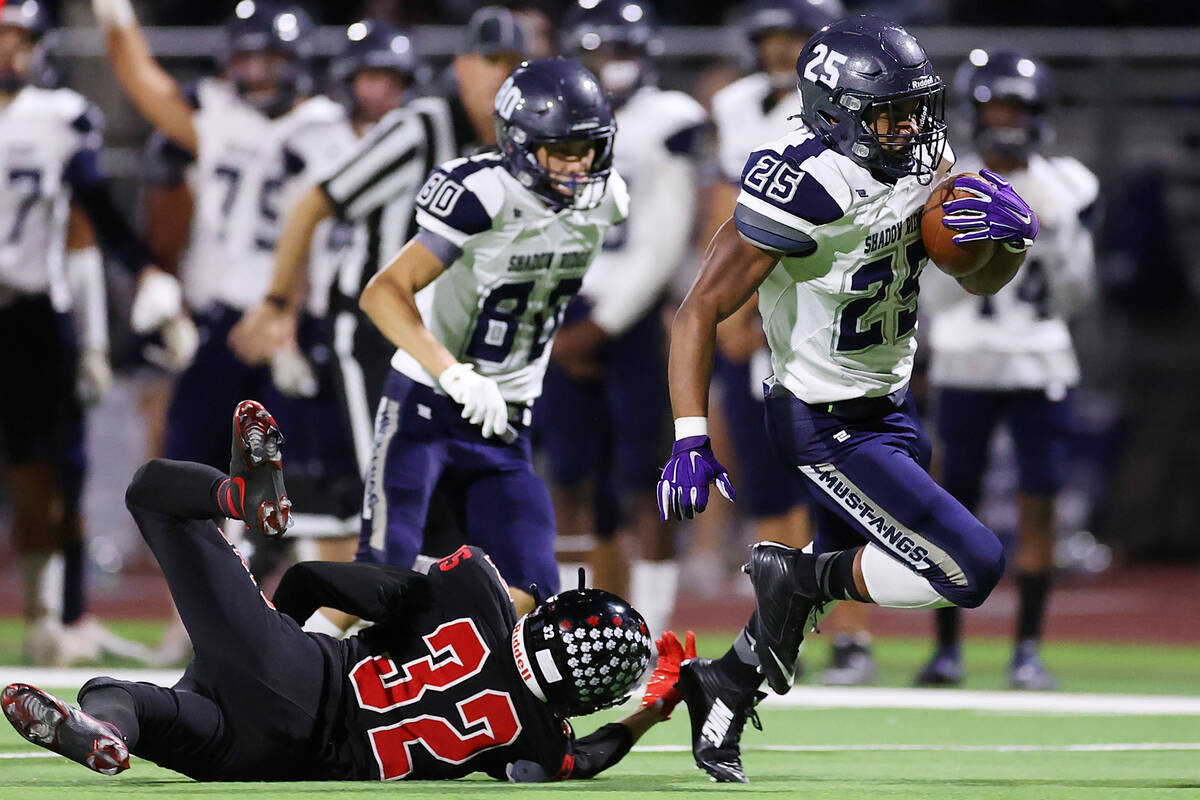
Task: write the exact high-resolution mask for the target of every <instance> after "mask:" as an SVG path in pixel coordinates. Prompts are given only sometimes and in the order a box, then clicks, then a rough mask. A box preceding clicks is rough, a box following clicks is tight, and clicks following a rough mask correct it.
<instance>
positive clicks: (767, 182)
mask: <svg viewBox="0 0 1200 800" xmlns="http://www.w3.org/2000/svg"><path fill="white" fill-rule="evenodd" d="M804 146H805V145H799V146H798V147H804ZM822 149H824V148H823V147H822ZM801 163H802V161H799V160H797V159H795V158H792V157H789V156H788V155H786V151H785V153H778V152H776V151H774V150H756V151H755V152H753V153H751V154H750V158H748V159H747V160H746V166H745V168H744V169H743V170H742V180H741V186H742V190H743V191H744V192H746V193H747V194H749V195H750V196H752V197H756V198H758V199H759V200H762V201H763V202H765V203H768V204H769V205H771V206H773V207H774V208H776V209H778V210H779V211H782V212H784V213H785V214H787V215H788V216H791V217H796V218H799V219H800V220H803V221H805V222H807V223H810V224H813V225H823V224H825V223H827V222H833V221H834V220H836V219H840V218H841V217H842V216H843V215H845V213H846V210H845V209H844V208H843V207H842V204H841V203H839V202H838V201H837V200H836V199H834V197H833V195H832V194H830V191H829V189H827V188H826V187H825V186H824V185H823V184H822V183H821V182H820V181H819V180H817V179H816V178H814V177H813V176H812V175H810V174H808V173H807V172H805V171H804V169H802V168H801V167H800V164H801Z"/></svg>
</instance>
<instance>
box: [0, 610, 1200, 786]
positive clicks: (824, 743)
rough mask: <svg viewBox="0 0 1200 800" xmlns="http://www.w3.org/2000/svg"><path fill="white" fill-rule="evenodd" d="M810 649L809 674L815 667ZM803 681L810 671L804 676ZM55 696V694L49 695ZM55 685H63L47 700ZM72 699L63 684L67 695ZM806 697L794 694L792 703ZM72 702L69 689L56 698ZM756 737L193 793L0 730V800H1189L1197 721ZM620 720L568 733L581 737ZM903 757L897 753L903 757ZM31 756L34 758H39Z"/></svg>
mask: <svg viewBox="0 0 1200 800" xmlns="http://www.w3.org/2000/svg"><path fill="white" fill-rule="evenodd" d="M120 628H121V632H122V633H123V634H124V635H129V636H135V637H137V638H142V639H147V640H151V641H152V640H153V639H154V637H155V636H156V635H157V630H158V628H157V627H156V626H152V625H148V624H146V623H127V624H126V625H124V626H120ZM727 641H728V638H727V637H726V636H719V635H712V636H703V637H701V650H702V652H709V653H715V652H719V651H720V650H721V649H722V648H723V646H724V645H725V643H726V642H727ZM18 642H19V635H18V630H17V628H16V626H14V625H11V624H0V654H8V655H9V657H8V658H5V659H4V660H5V661H7V663H9V664H12V663H14V658H13V657H12V656H13V654H15V653H16V652H19V650H18V648H16V647H15V646H14V645H15V644H16V643H18ZM877 644H878V646H877V654H878V657H879V660H880V662H881V676H880V683H881V684H883V685H894V686H903V685H905V684H907V683H908V681H909V680H910V679H911V675H912V673H913V670H914V669H915V668H916V667H917V666H918V664H919V663H920V661H921V659H922V658H923V657H924V656H925V655H926V652H927V644H926V643H925V642H923V641H913V640H898V639H881V640H880V641H879V642H878V643H877ZM826 646H827V645H826V644H825V643H824V642H822V641H821V640H820V637H818V638H817V639H816V640H815V641H814V646H813V649H812V651H811V652H810V653H809V654H808V661H809V662H810V663H811V664H813V665H820V664H822V663H823V662H824V659H825V648H826ZM967 652H968V661H967V668H968V671H969V682H968V686H969V688H972V689H983V690H987V689H999V688H1001V687H1002V686H1003V669H1004V666H1005V663H1006V660H1007V657H1008V643H1007V642H1003V641H978V642H971V643H970V645H969V648H968V651H967ZM1047 659H1048V661H1049V662H1050V663H1051V664H1052V666H1053V667H1054V668H1055V669H1056V671H1057V672H1058V674H1059V675H1060V677H1061V678H1062V682H1063V686H1064V689H1066V690H1068V691H1070V692H1103V693H1114V694H1115V693H1124V694H1143V695H1144V694H1175V695H1194V696H1195V695H1200V648H1186V647H1160V646H1133V645H1116V644H1112V645H1109V644H1105V645H1082V644H1053V645H1051V646H1049V647H1048V648H1047ZM810 671H812V670H810ZM47 688H51V687H47ZM58 688H63V687H58ZM69 688H71V689H73V688H74V687H69ZM804 691H805V689H804V687H797V688H796V689H794V690H793V693H792V695H789V698H790V697H793V696H800V695H801V693H803V692H804ZM63 694H64V696H65V697H68V698H72V697H73V696H74V693H73V691H67V692H64V693H63ZM761 714H762V720H763V724H764V731H763V732H761V733H759V732H758V731H755V730H752V729H749V730H748V731H747V734H746V737H745V739H744V744H745V746H746V754H745V762H746V767H747V771H748V772H749V773H750V775H751V779H752V783H751V784H750V785H749V786H732V787H731V786H718V785H716V784H711V783H709V782H708V780H707V778H706V777H705V776H704V775H703V774H702V773H699V772H696V771H695V770H694V769H693V768H692V764H691V757H690V753H688V752H686V746H687V742H688V733H687V716H686V711H685V710H684V709H682V708H681V709H680V710H679V711H678V712H677V713H676V715H675V718H674V719H673V720H672V721H670V722H668V723H665V724H664V725H660V726H659V727H658V728H656V729H655V730H652V731H651V732H650V733H649V734H648V735H647V736H646V738H645V739H643V741H642V742H641V743H640V746H639V749H638V750H635V752H634V753H632V754H630V755H629V756H628V757H627V758H626V759H625V760H624V761H623V762H622V763H621V764H620V765H618V766H617V767H616V768H615V769H613V770H612V771H610V772H608V773H605V774H604V775H602V776H600V777H599V778H597V779H595V780H593V781H590V782H583V783H577V784H570V785H566V786H562V785H559V786H545V787H528V788H521V787H513V786H506V785H503V784H495V783H493V782H491V781H489V780H486V779H484V780H465V781H458V782H454V783H442V784H431V783H426V784H407V785H405V786H403V787H397V786H390V785H376V784H336V785H334V784H255V785H253V786H250V785H237V784H196V783H193V782H191V781H188V780H187V779H185V778H182V777H180V776H177V775H175V774H173V773H170V772H167V771H165V770H161V769H158V768H157V767H155V766H153V765H152V764H149V763H147V762H144V761H139V760H136V759H135V760H134V765H133V768H132V769H131V770H129V771H128V772H126V773H124V774H122V775H120V776H117V777H115V778H105V777H103V776H100V775H95V774H93V773H91V772H88V771H87V770H86V769H84V768H83V767H80V766H78V765H76V764H73V763H70V762H68V761H65V760H63V759H60V758H57V757H50V758H42V757H36V758H13V757H12V756H13V755H15V754H18V753H34V752H35V751H36V748H33V747H32V746H30V745H28V744H27V743H25V742H24V741H23V740H21V739H20V738H18V737H17V736H16V735H15V734H14V733H12V732H11V730H9V729H8V728H7V727H6V726H5V728H4V730H3V731H2V732H0V800H24V799H25V798H31V799H32V798H37V800H42V799H44V798H55V799H56V800H57V798H69V799H70V800H75V798H80V800H83V799H85V798H105V800H111V798H113V797H154V798H174V797H202V798H239V800H240V799H241V798H246V797H248V796H251V795H252V796H253V797H254V798H256V800H257V798H263V800H281V799H283V798H288V799H289V800H291V799H293V798H310V797H313V796H316V795H317V794H318V793H330V792H337V793H339V794H343V795H345V796H353V797H374V796H379V797H383V796H391V797H394V796H396V794H395V793H397V792H403V793H404V796H406V797H408V796H446V797H450V796H459V797H473V796H478V795H482V794H483V793H484V792H488V793H502V794H503V795H504V796H505V797H520V798H525V797H537V798H549V797H566V796H568V793H586V794H588V795H592V796H595V795H608V796H614V797H615V796H622V797H623V796H630V795H639V796H641V795H652V794H660V795H661V796H664V797H666V796H675V797H679V796H680V795H681V793H686V792H737V793H739V794H741V795H748V796H755V797H784V796H792V795H794V796H797V797H802V798H826V797H828V798H839V800H848V799H849V798H914V800H918V799H919V800H933V799H934V798H947V800H949V799H951V798H952V799H953V800H972V799H973V798H988V799H989V800H992V799H999V798H1005V799H1007V798H1031V799H1036V800H1042V799H1043V798H1046V799H1049V798H1053V799H1054V800H1057V799H1058V798H1063V799H1064V800H1065V799H1067V798H1087V800H1101V799H1102V798H1142V797H1152V796H1154V797H1158V796H1169V797H1180V798H1185V797H1186V798H1192V797H1200V715H1195V714H1192V715H1160V716H1151V715H1119V714H1111V713H1091V714H1071V713H1061V712H1060V713H1044V714H1032V713H1006V712H1003V711H990V712H982V711H971V710H966V711H964V710H954V711H947V710H926V709H918V710H902V709H886V708H880V709H876V708H853V709H852V708H844V709H836V708H820V709H781V708H777V707H774V708H764V709H763V710H762V712H761ZM613 716H619V714H615V713H610V714H607V715H596V717H595V718H594V719H583V720H580V721H579V724H578V726H577V727H578V728H579V729H581V730H582V731H584V732H586V731H588V730H591V728H592V727H594V726H597V725H599V724H601V723H602V722H604V721H607V720H608V719H609V718H611V717H613ZM902 748H903V749H902ZM37 752H42V751H37Z"/></svg>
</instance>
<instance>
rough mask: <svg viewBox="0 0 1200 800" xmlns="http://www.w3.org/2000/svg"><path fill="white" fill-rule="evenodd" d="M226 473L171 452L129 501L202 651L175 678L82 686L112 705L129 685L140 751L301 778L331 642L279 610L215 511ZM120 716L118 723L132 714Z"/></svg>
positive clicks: (182, 762)
mask: <svg viewBox="0 0 1200 800" xmlns="http://www.w3.org/2000/svg"><path fill="white" fill-rule="evenodd" d="M224 477H225V476H224V475H223V474H222V473H221V472H219V471H218V470H215V469H212V468H211V467H207V466H204V465H201V464H194V463H189V462H181V461H167V460H164V459H156V460H154V461H151V462H149V463H147V464H146V465H144V466H143V467H142V468H141V469H140V470H138V472H137V474H136V475H135V476H134V479H133V481H132V483H131V484H130V486H129V489H128V491H127V492H126V495H125V502H126V505H127V506H128V507H129V511H130V513H131V514H132V515H133V518H134V520H135V521H136V522H137V526H138V529H139V530H140V531H141V534H142V537H143V538H145V540H146V544H148V545H149V546H150V550H151V551H152V552H153V553H154V557H155V558H156V559H157V560H158V563H159V565H160V566H161V567H162V571H163V574H164V575H165V576H166V579H167V584H168V586H169V587H170V590H171V597H172V598H174V600H175V606H176V608H177V609H178V610H179V616H180V617H181V618H182V619H183V624H184V627H186V628H187V632H188V635H189V636H190V637H191V640H192V646H193V648H194V650H195V657H194V659H193V660H192V662H191V664H190V665H189V666H188V668H187V672H186V673H185V674H184V677H183V678H182V679H181V680H180V681H179V683H177V684H175V686H174V687H172V688H164V687H161V686H154V685H152V684H147V683H132V682H128V681H117V680H114V679H111V678H95V679H93V680H91V681H88V683H87V684H85V685H84V686H83V688H82V689H81V690H80V694H79V697H80V705H81V707H82V708H83V709H84V711H88V712H89V713H91V711H90V710H89V694H92V695H93V697H94V698H95V703H94V706H95V707H94V710H95V711H96V712H97V714H98V715H100V714H104V713H105V712H106V711H111V710H112V706H113V699H114V697H119V695H116V694H114V692H112V691H110V690H109V689H110V688H118V689H121V690H123V691H125V692H126V693H128V695H129V698H130V708H131V710H132V712H133V714H135V715H136V719H137V727H138V731H137V734H136V741H131V742H130V744H131V747H130V749H131V751H132V752H133V753H134V754H135V755H137V756H140V757H142V758H146V759H148V760H150V761H153V762H154V763H156V764H158V765H160V766H163V767H166V768H168V769H172V770H175V771H177V772H181V773H183V774H184V775H188V776H190V777H192V778H196V779H197V780H281V779H287V778H299V777H302V776H305V775H309V774H311V771H312V769H313V767H314V763H313V762H314V758H315V749H314V748H315V745H317V744H318V743H316V742H314V738H316V737H317V736H318V731H317V729H318V725H319V720H318V718H319V715H320V710H321V706H322V700H323V695H324V692H325V690H326V686H325V683H326V680H325V674H326V670H325V663H326V659H325V654H324V653H325V651H324V650H323V648H322V646H321V644H319V643H318V641H317V640H316V639H314V638H313V637H311V636H309V635H308V634H306V633H304V631H302V630H301V629H300V626H299V625H297V624H296V622H295V621H294V620H292V619H291V618H290V617H287V616H284V615H282V614H280V613H278V612H277V611H275V609H274V607H273V606H272V605H271V604H270V603H269V602H268V601H267V599H266V598H265V597H264V596H263V595H262V593H261V592H260V591H259V588H258V586H257V585H256V584H255V583H254V580H253V579H252V578H251V577H250V573H249V572H248V571H247V569H246V567H245V564H244V562H243V561H242V558H241V556H240V555H239V554H238V552H237V551H236V550H235V549H234V548H233V547H232V546H231V545H230V544H229V543H228V542H227V541H226V539H225V537H224V536H222V535H221V532H220V530H219V529H218V528H217V526H216V524H215V523H214V522H213V517H215V516H217V515H219V513H220V512H219V509H218V507H217V505H216V502H215V500H214V499H213V498H214V491H215V489H214V487H215V485H216V484H217V483H219V482H220V481H221V480H222V479H223V478H224ZM99 689H104V691H97V690H99ZM126 711H129V709H126ZM110 716H114V717H116V718H114V719H109V721H111V722H113V723H114V724H116V725H117V726H118V727H120V725H121V722H120V718H121V716H122V714H110ZM102 718H104V717H102Z"/></svg>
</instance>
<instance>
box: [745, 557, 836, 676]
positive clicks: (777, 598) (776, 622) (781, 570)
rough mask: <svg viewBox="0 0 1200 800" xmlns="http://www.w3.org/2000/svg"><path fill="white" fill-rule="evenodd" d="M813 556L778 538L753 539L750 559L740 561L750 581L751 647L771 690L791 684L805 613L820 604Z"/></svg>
mask: <svg viewBox="0 0 1200 800" xmlns="http://www.w3.org/2000/svg"><path fill="white" fill-rule="evenodd" d="M813 560H814V556H812V555H811V554H809V553H803V552H801V551H800V550H797V549H795V548H793V547H788V546H786V545H783V544H780V543H779V542H758V543H756V544H754V545H752V546H751V547H750V563H749V564H747V565H745V566H744V567H742V570H743V571H744V572H746V573H747V574H749V575H750V582H751V583H753V584H754V602H755V610H756V617H757V622H756V623H755V628H756V629H757V630H755V632H754V634H755V635H754V640H755V641H754V652H755V654H756V655H757V656H758V661H759V664H760V665H761V666H762V671H763V675H764V676H766V679H767V684H768V685H769V686H770V687H771V689H772V690H773V691H774V692H775V693H776V694H787V693H788V691H789V690H790V689H791V688H792V684H793V683H794V682H795V679H796V661H797V660H798V659H799V658H800V643H801V642H803V641H804V633H805V630H806V629H807V628H808V627H809V624H810V623H809V617H810V616H811V615H813V614H814V612H815V613H817V614H819V613H820V612H821V611H822V610H823V609H822V603H821V602H820V597H819V592H818V590H817V586H816V568H815V566H814V565H813V563H812V562H813Z"/></svg>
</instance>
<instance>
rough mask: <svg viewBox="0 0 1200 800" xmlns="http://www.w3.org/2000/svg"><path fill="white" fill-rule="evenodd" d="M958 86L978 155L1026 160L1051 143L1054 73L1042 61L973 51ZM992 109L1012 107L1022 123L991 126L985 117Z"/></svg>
mask: <svg viewBox="0 0 1200 800" xmlns="http://www.w3.org/2000/svg"><path fill="white" fill-rule="evenodd" d="M954 83H955V90H956V93H957V94H958V95H959V98H960V99H961V102H962V104H963V112H964V114H965V116H966V118H967V119H968V120H969V121H970V123H971V136H972V138H973V139H974V142H975V149H976V150H978V151H979V152H981V153H986V152H989V151H992V152H995V151H999V152H1004V153H1008V154H1011V155H1012V156H1014V157H1016V158H1018V159H1025V158H1028V157H1029V154H1030V153H1032V152H1033V151H1035V150H1037V149H1038V148H1039V147H1043V146H1045V145H1046V144H1047V143H1048V142H1049V140H1050V138H1051V132H1050V121H1049V118H1048V115H1047V112H1048V110H1049V107H1050V103H1051V96H1052V86H1051V81H1050V70H1049V68H1048V67H1047V66H1046V65H1045V64H1044V63H1042V62H1041V61H1039V60H1037V59H1035V58H1033V57H1032V56H1029V55H1027V54H1025V53H1017V52H1012V51H1000V52H988V51H987V50H983V49H976V50H972V51H971V53H970V55H969V56H968V57H967V60H966V61H965V62H963V65H962V67H960V68H959V71H958V75H957V76H956V77H955V80H954ZM987 103H1009V104H1012V105H1014V106H1016V107H1017V108H1018V109H1020V110H1021V112H1023V113H1022V118H1021V119H1020V121H1019V122H1018V123H1017V124H1014V125H1005V126H997V125H989V124H988V123H987V122H986V121H985V120H984V118H983V115H982V113H981V106H983V105H985V104H987Z"/></svg>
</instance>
